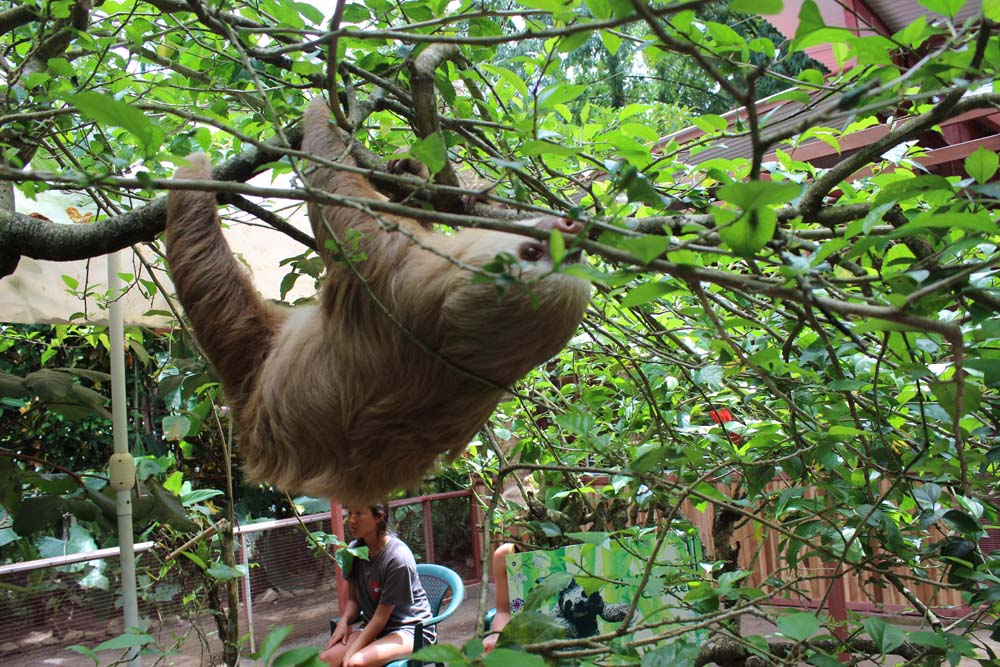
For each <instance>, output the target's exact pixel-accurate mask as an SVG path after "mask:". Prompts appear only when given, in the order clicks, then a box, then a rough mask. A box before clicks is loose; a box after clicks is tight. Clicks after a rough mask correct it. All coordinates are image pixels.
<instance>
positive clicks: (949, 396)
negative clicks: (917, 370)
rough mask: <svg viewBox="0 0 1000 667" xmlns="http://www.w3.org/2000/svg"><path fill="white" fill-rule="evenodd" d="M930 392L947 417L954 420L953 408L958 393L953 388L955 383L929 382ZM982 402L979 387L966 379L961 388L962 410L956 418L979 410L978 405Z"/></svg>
mask: <svg viewBox="0 0 1000 667" xmlns="http://www.w3.org/2000/svg"><path fill="white" fill-rule="evenodd" d="M930 387H931V392H932V393H933V394H934V397H935V398H936V399H937V400H938V403H939V404H940V405H941V407H942V408H944V411H945V412H947V413H948V416H950V417H951V418H952V420H953V421H954V420H955V418H956V415H955V407H956V399H957V398H958V391H957V389H956V387H955V383H954V382H953V381H952V382H931V383H930ZM981 400H982V390H981V389H980V387H979V385H976V384H974V383H972V382H969V380H968V379H966V380H965V383H964V385H963V387H962V410H961V414H960V415H958V417H962V416H964V415H967V414H969V413H970V412H973V411H974V410H976V409H978V408H979V403H980V401H981Z"/></svg>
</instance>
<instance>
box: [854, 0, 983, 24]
mask: <svg viewBox="0 0 1000 667" xmlns="http://www.w3.org/2000/svg"><path fill="white" fill-rule="evenodd" d="M844 4H845V5H848V6H849V5H850V4H851V3H850V2H847V3H844ZM859 4H861V3H859ZM864 4H867V5H868V7H870V8H871V10H872V11H873V12H874V13H875V14H876V15H877V16H878V17H879V18H880V19H882V21H883V22H885V24H886V26H888V28H889V29H890V30H891V31H892V32H896V31H898V30H902V29H903V28H905V27H906V26H907V25H909V24H910V23H912V22H913V21H915V20H916V19H917V17H918V16H921V15H923V16H926V17H927V20H928V21H932V20H935V19H944V18H945V16H944V15H942V14H938V13H935V12H932V11H930V10H928V9H927V8H926V7H924V6H923V5H921V4H920V3H918V2H917V1H916V0H866V2H865V3H864ZM980 12H982V2H981V0H966V2H965V5H964V6H963V7H962V9H961V10H959V12H958V14H957V15H956V17H955V18H956V21H957V22H959V23H961V22H962V21H965V20H966V19H970V18H972V17H973V16H976V15H978V14H979V13H980Z"/></svg>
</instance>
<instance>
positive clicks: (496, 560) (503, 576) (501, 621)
mask: <svg viewBox="0 0 1000 667" xmlns="http://www.w3.org/2000/svg"><path fill="white" fill-rule="evenodd" d="M512 553H514V545H513V544H510V543H504V544H501V545H500V546H498V547H497V548H496V551H494V552H493V579H494V580H495V581H496V606H497V613H496V615H495V616H494V617H493V624H492V625H491V626H490V634H489V635H488V636H487V637H486V638H485V639H483V648H484V649H485V651H486V652H487V653H489V652H490V651H492V650H493V649H494V648H496V645H497V639H498V638H499V636H500V631H501V630H503V629H504V626H505V625H507V623H508V622H509V621H510V588H509V584H508V581H507V555H508V554H512Z"/></svg>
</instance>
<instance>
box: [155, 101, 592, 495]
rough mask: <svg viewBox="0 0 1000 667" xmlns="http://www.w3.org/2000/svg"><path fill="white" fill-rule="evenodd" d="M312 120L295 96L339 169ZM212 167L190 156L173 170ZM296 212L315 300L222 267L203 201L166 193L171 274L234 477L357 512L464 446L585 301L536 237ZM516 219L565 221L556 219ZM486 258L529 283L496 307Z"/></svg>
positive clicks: (334, 137) (222, 250) (341, 179)
mask: <svg viewBox="0 0 1000 667" xmlns="http://www.w3.org/2000/svg"><path fill="white" fill-rule="evenodd" d="M329 115H330V111H329V109H328V107H327V105H326V103H325V102H324V101H323V100H322V99H321V98H316V99H314V100H313V101H312V103H311V104H310V105H309V108H308V110H307V111H306V113H305V119H304V138H303V142H302V148H303V150H304V151H305V152H307V153H309V154H311V155H315V156H318V157H321V158H325V159H327V160H331V161H338V160H339V161H340V162H341V163H342V164H345V165H351V166H353V164H354V162H353V159H352V158H350V157H349V156H348V151H347V149H346V147H345V143H344V139H343V138H342V134H341V130H339V129H336V128H335V127H333V126H332V125H331V123H330V118H329ZM211 175H212V174H211V165H210V164H209V161H208V159H207V158H206V157H205V156H204V155H201V154H198V155H193V156H191V157H190V158H188V166H185V167H182V168H181V169H179V170H178V171H177V174H176V177H177V178H187V179H209V178H211ZM306 180H307V182H308V184H309V185H310V186H311V187H313V188H317V189H320V190H323V191H326V192H329V193H332V194H336V195H345V196H352V197H364V198H369V199H380V198H381V199H384V197H382V195H380V194H379V193H378V192H377V191H376V190H375V188H374V187H373V186H372V185H371V183H369V181H368V180H367V179H366V178H365V177H364V176H362V175H360V174H357V173H349V172H346V171H340V170H335V169H331V168H327V167H315V168H312V169H310V170H309V171H308V172H307V176H306ZM309 218H310V221H311V223H312V228H313V232H314V234H315V237H316V242H317V247H318V248H319V251H320V254H321V256H322V258H323V260H324V262H325V265H326V276H325V281H324V283H323V286H322V288H321V290H320V294H319V299H318V301H319V302H318V304H317V305H315V306H299V307H296V308H293V309H281V308H279V307H276V306H274V305H272V304H269V303H266V302H265V301H264V300H263V299H262V298H261V297H260V296H259V294H258V293H257V291H256V290H255V288H254V286H253V283H252V282H251V280H250V278H249V277H248V276H247V274H246V272H245V271H244V269H243V268H242V267H241V266H240V265H239V263H238V262H237V261H236V259H235V258H234V257H233V255H232V253H231V251H230V249H229V247H228V245H227V244H226V241H225V239H224V238H223V236H222V231H221V229H220V226H219V218H218V214H217V212H216V203H215V196H214V194H212V193H209V192H194V191H181V190H173V191H171V193H170V195H169V198H168V208H167V234H166V239H167V259H168V261H169V263H170V271H171V274H172V277H173V280H174V283H175V285H176V288H177V294H178V297H179V298H180V301H181V304H182V305H183V306H184V310H185V311H186V312H187V314H188V317H189V318H190V319H191V322H192V324H193V327H194V332H195V336H196V337H197V339H198V342H199V343H200V345H201V347H202V348H203V350H204V351H205V354H206V355H207V356H208V358H209V360H210V361H211V362H212V364H213V365H214V367H215V369H216V371H217V373H218V375H219V377H220V379H221V380H222V387H223V390H224V392H225V394H226V397H227V400H228V401H229V403H230V405H231V407H232V408H233V410H234V413H235V419H236V422H237V425H238V426H239V431H240V449H241V451H242V454H243V457H244V459H245V461H246V465H245V469H246V472H247V473H248V475H249V477H250V479H251V480H254V481H260V482H269V483H271V484H274V485H275V486H277V487H279V488H281V489H285V490H288V491H294V492H301V493H307V494H310V495H313V496H318V497H326V496H332V497H334V498H337V499H339V500H341V501H343V502H364V501H367V500H371V499H375V498H379V497H382V496H384V495H385V494H386V493H387V492H388V491H391V490H392V489H395V488H399V487H408V486H409V487H412V486H416V485H418V484H419V483H420V482H421V481H422V479H423V475H424V473H425V472H426V471H427V470H428V469H429V468H430V467H432V466H433V465H434V464H435V462H436V461H437V460H438V459H440V458H442V457H443V458H445V459H452V458H454V457H455V456H457V455H458V454H460V453H461V452H462V451H463V450H464V448H465V446H466V444H467V443H468V442H469V440H470V439H471V438H472V437H473V435H474V434H475V433H476V432H477V430H478V429H479V428H480V427H481V426H482V425H483V423H484V422H485V421H486V420H487V419H488V418H489V416H490V414H491V413H492V411H493V410H494V408H495V407H496V405H497V403H498V402H499V401H500V399H501V398H502V396H503V394H504V392H505V391H507V388H508V387H509V386H510V385H511V384H513V383H514V382H516V381H517V380H518V379H520V378H521V377H522V376H524V375H525V374H526V373H527V372H528V371H530V370H531V369H532V368H533V367H535V366H537V365H538V364H540V363H542V362H544V361H546V360H548V359H549V358H551V357H552V356H554V355H555V354H556V353H558V352H559V350H560V349H562V347H563V346H564V345H565V344H566V342H567V341H568V340H569V338H570V337H571V336H572V335H573V332H574V331H575V330H576V327H577V325H578V324H579V322H580V320H581V318H582V317H583V313H584V310H585V308H586V305H587V302H588V300H589V297H590V286H589V284H588V283H587V282H586V281H584V280H582V279H580V278H577V277H574V276H570V275H566V274H560V273H552V260H551V257H550V255H549V248H548V244H547V242H543V241H538V240H534V239H531V238H527V237H524V236H519V235H516V234H509V233H503V232H495V231H487V230H481V229H469V228H467V229H462V230H461V231H459V232H457V233H455V234H453V235H446V234H442V233H440V232H435V231H433V230H432V229H431V228H430V226H429V225H425V224H422V223H420V222H418V221H417V220H415V219H412V218H406V217H400V216H394V215H384V216H380V217H379V218H378V219H376V218H375V217H374V216H373V215H371V214H369V213H366V212H364V211H362V210H359V209H357V208H352V207H346V206H335V205H317V204H310V206H309ZM380 223H381V224H380ZM524 224H526V225H532V226H534V227H536V228H538V229H543V230H553V229H555V230H558V231H560V232H562V233H565V234H569V235H572V234H577V233H579V232H580V231H581V229H582V225H581V224H580V223H578V222H573V221H569V220H566V219H564V218H556V217H542V218H538V219H534V220H529V221H525V222H524ZM390 230H392V231H390ZM503 253H506V254H507V255H509V256H511V257H513V258H514V260H515V261H516V267H517V270H520V271H521V275H522V278H523V279H525V281H526V282H528V285H527V286H526V287H524V288H511V289H508V290H506V292H505V293H504V294H503V295H502V297H501V298H499V299H498V295H497V292H496V289H495V287H494V285H493V284H492V282H490V281H484V282H476V281H474V280H473V277H474V275H473V272H472V271H470V270H469V269H470V267H472V268H473V269H481V268H482V267H484V266H486V265H487V264H490V263H492V262H494V260H495V259H496V257H497V255H500V254H503Z"/></svg>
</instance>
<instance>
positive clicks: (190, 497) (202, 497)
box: [181, 489, 224, 507]
mask: <svg viewBox="0 0 1000 667" xmlns="http://www.w3.org/2000/svg"><path fill="white" fill-rule="evenodd" d="M221 495H224V494H223V493H222V491H219V490H218V489H196V490H194V491H192V492H191V493H185V494H184V495H183V496H181V505H184V506H185V507H188V506H190V505H195V504H197V503H203V502H205V501H206V500H208V499H210V498H215V497H216V496H221Z"/></svg>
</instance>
